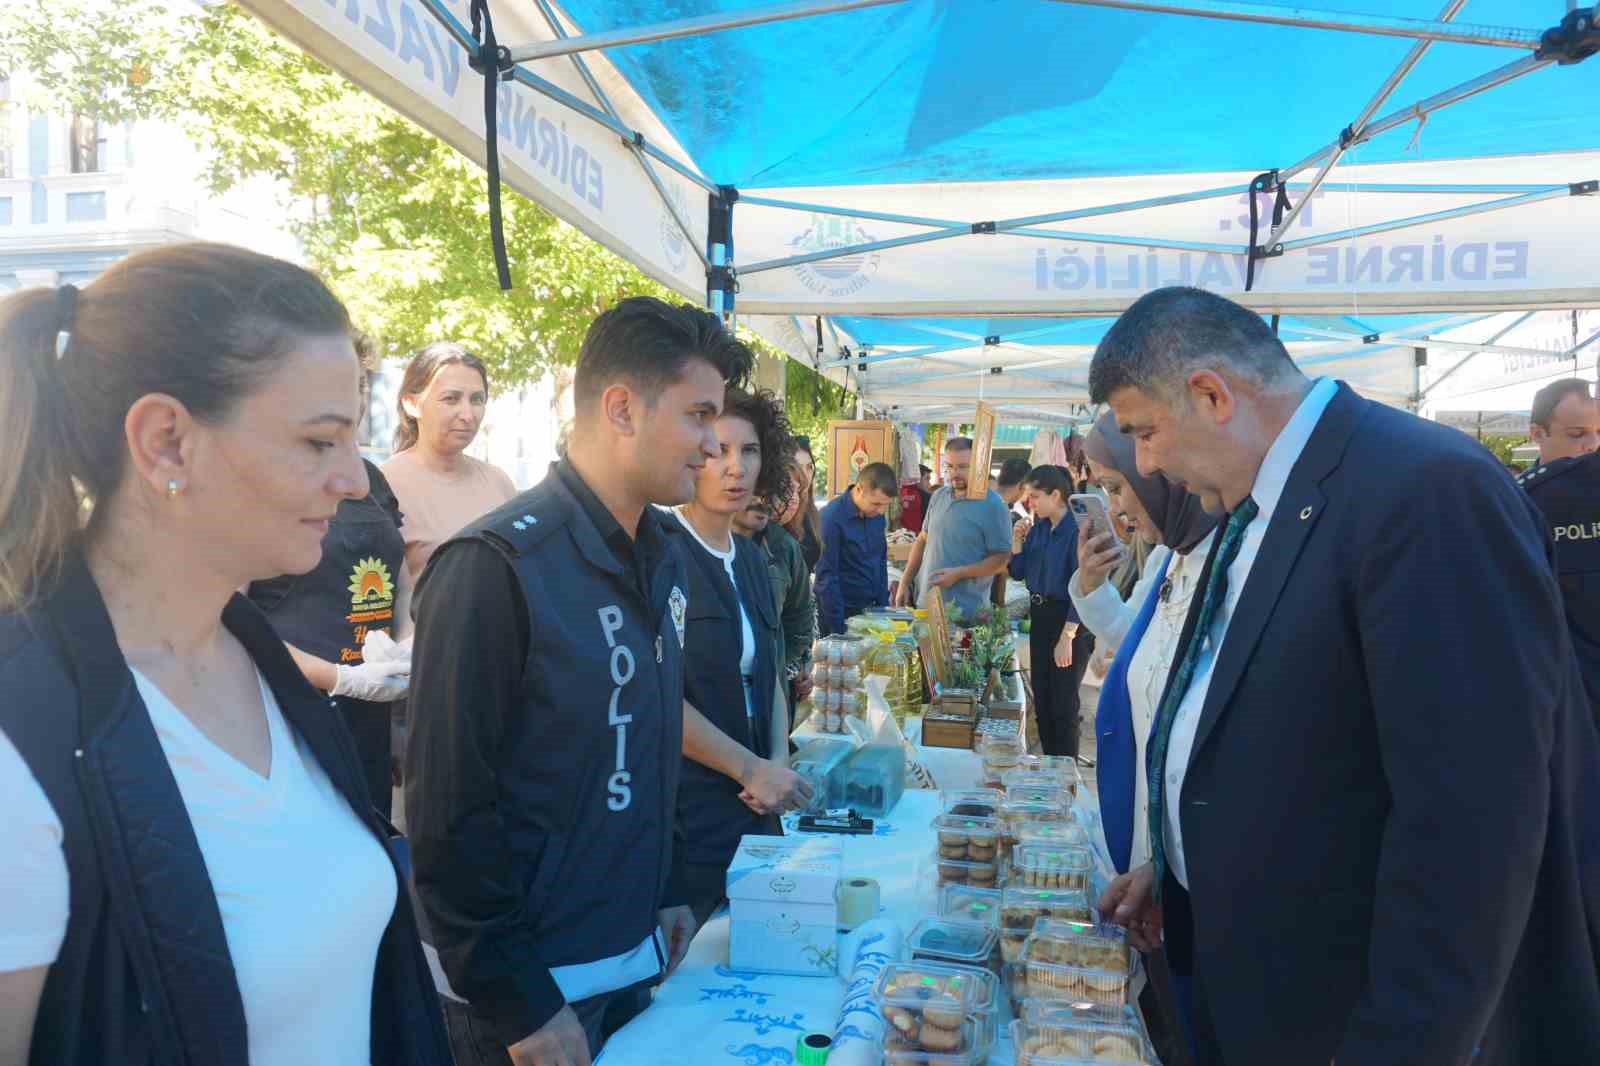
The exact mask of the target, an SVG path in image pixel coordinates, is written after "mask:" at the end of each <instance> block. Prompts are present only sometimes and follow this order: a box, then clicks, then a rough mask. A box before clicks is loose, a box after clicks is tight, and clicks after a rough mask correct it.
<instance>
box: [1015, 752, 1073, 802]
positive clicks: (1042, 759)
mask: <svg viewBox="0 0 1600 1066" xmlns="http://www.w3.org/2000/svg"><path fill="white" fill-rule="evenodd" d="M1017 770H1018V771H1019V772H1025V773H1049V774H1052V775H1054V776H1055V777H1056V779H1057V780H1059V781H1061V782H1062V783H1063V784H1062V787H1064V788H1065V789H1066V790H1067V791H1068V792H1071V793H1072V794H1073V795H1077V794H1078V785H1079V784H1080V783H1081V781H1082V775H1080V774H1079V772H1078V760H1076V759H1074V758H1072V757H1070V756H1066V755H1024V756H1023V757H1022V759H1021V760H1019V761H1018V763H1017Z"/></svg>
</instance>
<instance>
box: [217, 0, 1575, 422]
mask: <svg viewBox="0 0 1600 1066" xmlns="http://www.w3.org/2000/svg"><path fill="white" fill-rule="evenodd" d="M243 2H244V3H246V5H247V6H249V7H251V8H252V9H254V10H256V11H257V12H258V13H259V14H260V15H261V16H262V17H263V18H264V19H266V20H267V21H268V22H270V23H272V24H274V25H275V26H277V27H278V28H279V29H281V30H282V31H283V32H285V33H286V34H288V35H289V36H291V37H293V38H295V39H296V40H298V41H300V42H301V43H302V44H304V45H305V46H306V47H307V48H308V49H309V50H310V51H312V52H313V53H315V54H316V55H318V56H319V57H320V58H322V59H324V60H325V61H327V62H329V63H330V64H331V65H333V66H334V67H336V68H338V69H340V70H341V71H343V72H345V73H346V74H347V75H349V76H350V77H351V78H352V79H354V80H355V81H357V82H358V83H360V84H362V85H364V86H366V87H367V88H369V89H370V90H371V91H372V92H374V93H375V94H377V95H378V96H380V97H381V98H383V99H384V100H386V101H388V102H389V103H390V104H392V105H393V106H395V107H396V108H397V109H399V110H400V111H402V112H403V113H405V114H407V115H409V116H411V117H412V118H414V119H415V120H416V121H418V122H419V123H421V124H422V125H424V126H426V127H427V128H429V129H431V130H433V131H434V132H436V133H438V134H439V135H440V136H442V137H444V138H445V139H446V140H448V141H449V142H450V143H452V144H454V145H455V146H456V147H458V148H459V149H461V150H462V151H463V152H465V153H467V154H468V155H470V156H472V157H474V158H476V159H479V160H481V161H483V162H485V163H486V164H488V165H489V166H490V170H491V174H495V175H498V177H499V179H501V180H503V181H504V183H505V184H507V185H509V186H510V187H511V188H513V189H515V190H517V191H519V192H521V193H523V194H525V195H527V196H530V197H532V198H534V199H535V200H537V201H539V202H540V203H541V204H544V205H545V206H547V207H548V208H549V209H550V210H552V211H554V212H555V213H557V214H558V215H560V216H561V217H562V218H564V219H566V220H567V221H568V222H570V223H572V224H573V225H574V226H577V227H578V228H580V229H581V230H583V231H584V232H585V233H588V234H589V235H590V236H592V237H594V238H595V239H596V240H599V241H601V242H602V243H604V244H606V245H607V246H608V247H610V248H612V249H613V250H615V251H616V252H618V253H619V254H621V255H623V256H625V257H627V258H628V259H630V260H632V261H633V262H634V263H636V264H637V265H639V266H640V267H641V268H642V269H643V270H645V271H646V272H647V273H649V274H650V275H652V276H653V277H655V278H657V279H658V280H660V281H662V282H663V283H665V284H667V285H669V286H671V287H673V288H675V289H677V290H678V291H679V292H681V293H683V294H684V295H685V296H688V297H690V298H695V299H700V300H704V301H705V302H706V303H708V305H709V306H711V307H713V308H715V309H718V310H720V311H722V312H724V313H731V314H735V315H737V316H738V317H739V319H740V321H741V322H743V323H747V324H749V325H750V326H751V327H753V328H755V329H757V330H758V331H759V332H761V333H762V334H763V335H765V336H767V337H768V338H769V339H771V340H773V341H775V342H776V343H778V344H780V345H782V346H783V347H784V348H785V350H787V351H788V352H790V353H791V354H792V355H794V356H795V357H797V358H803V359H805V360H807V361H808V362H811V363H813V365H816V366H818V367H819V368H821V369H824V370H825V371H826V372H827V373H829V374H830V376H833V377H834V378H835V379H837V380H841V381H846V382H848V383H849V384H850V385H851V386H852V387H853V388H858V389H859V390H861V393H862V395H863V396H864V397H865V398H866V399H867V400H868V402H869V404H870V405H871V406H873V407H875V408H877V409H879V410H887V411H890V412H893V413H895V416H896V417H903V418H905V419H906V420H917V419H921V418H934V419H936V418H939V417H942V414H941V412H943V411H944V410H945V409H947V408H949V409H954V406H955V405H958V404H965V405H966V406H967V407H970V405H971V402H972V400H973V399H975V398H977V397H978V396H979V395H981V396H983V397H984V398H985V399H986V400H991V401H994V402H996V403H998V404H1001V405H1002V408H1003V413H1006V414H1009V415H1010V416H1012V417H1015V418H1021V419H1041V420H1042V419H1045V418H1052V419H1056V420H1058V421H1059V420H1060V419H1062V418H1071V417H1078V416H1080V415H1081V413H1082V412H1081V410H1080V408H1081V406H1082V405H1083V403H1084V401H1085V400H1086V398H1087V397H1086V394H1085V392H1084V388H1083V384H1084V383H1083V372H1084V369H1085V368H1086V366H1087V359H1088V354H1089V353H1090V352H1092V349H1093V346H1094V344H1095V342H1096V341H1097V340H1098V338H1099V336H1100V335H1101V334H1102V333H1103V331H1104V328H1105V326H1106V324H1107V322H1109V321H1110V320H1111V319H1112V318H1113V317H1114V316H1115V315H1116V314H1118V313H1119V312H1120V311H1121V310H1122V309H1124V308H1125V307H1127V306H1128V304H1129V303H1131V302H1132V301H1133V300H1134V299H1136V298H1137V297H1138V296H1139V295H1140V294H1141V293H1143V292H1146V291H1149V290H1151V289H1154V288H1157V287H1161V286H1164V285H1171V284H1186V285H1196V286H1200V287H1204V288H1208V289H1211V290H1213V291H1217V292H1220V293H1223V294H1225V295H1227V296H1229V297H1230V298H1232V299H1235V300H1237V301H1239V302H1241V303H1243V304H1244V305H1246V306H1248V307H1251V308H1253V309H1255V310H1257V311H1259V312H1260V313H1262V314H1263V315H1272V316H1274V317H1276V318H1277V319H1278V328H1279V330H1280V334H1281V335H1282V337H1283V338H1284V340H1285V342H1286V343H1287V344H1288V345H1289V347H1290V349H1291V351H1292V352H1293V353H1294V354H1295V356H1296V358H1299V359H1301V360H1302V361H1303V362H1305V363H1307V364H1308V365H1309V366H1312V367H1323V368H1325V369H1326V370H1327V371H1329V372H1337V373H1339V374H1340V375H1341V376H1345V377H1348V378H1349V379H1351V380H1352V381H1355V382H1356V383H1357V384H1358V385H1359V386H1360V387H1362V388H1364V389H1366V390H1368V391H1369V392H1370V393H1371V394H1373V395H1377V396H1380V397H1382V398H1384V399H1386V400H1389V401H1390V402H1396V403H1411V404H1415V403H1417V402H1418V401H1419V398H1420V397H1422V396H1423V394H1424V391H1425V390H1426V388H1427V387H1428V386H1427V384H1426V381H1425V379H1426V378H1427V377H1428V373H1429V372H1425V366H1426V367H1434V366H1437V365H1439V364H1440V363H1441V362H1448V359H1443V358H1441V355H1448V357H1449V358H1450V359H1454V358H1457V357H1459V358H1462V359H1466V358H1475V357H1476V354H1477V353H1481V352H1483V351H1499V352H1501V353H1502V354H1508V352H1509V349H1510V348H1514V347H1515V345H1514V343H1513V342H1514V341H1515V336H1512V337H1511V338H1510V339H1507V335H1508V334H1511V333H1514V332H1515V331H1517V330H1523V329H1525V328H1526V327H1528V319H1527V318H1526V317H1524V316H1527V315H1528V314H1530V313H1534V314H1548V313H1551V312H1557V311H1565V310H1570V309H1573V308H1580V307H1592V306H1600V241H1597V240H1595V239H1594V234H1595V233H1596V232H1597V226H1600V123H1596V122H1595V121H1594V120H1593V118H1592V116H1591V115H1590V114H1589V110H1590V109H1589V107H1588V106H1587V105H1588V104H1589V102H1590V101H1592V100H1593V99H1595V98H1596V97H1597V95H1600V94H1597V91H1596V90H1597V89H1600V63H1596V62H1588V61H1587V60H1588V59H1589V57H1590V56H1591V55H1592V54H1593V53H1594V52H1596V51H1600V31H1597V30H1596V29H1595V23H1596V22H1597V21H1600V6H1596V7H1593V8H1591V7H1588V6H1584V7H1580V8H1576V9H1574V10H1570V11H1569V10H1568V5H1567V4H1566V3H1564V2H1562V0H1390V2H1389V3H1387V4H1386V5H1372V4H1371V2H1370V0H1310V4H1308V5H1294V6H1291V5H1289V4H1287V3H1273V2H1261V0H787V2H779V3H773V2H772V0H566V2H565V3H563V4H558V3H556V2H555V0H487V3H486V5H485V6H486V8H487V11H488V13H489V15H490V16H491V17H490V18H488V19H485V20H481V25H480V24H475V22H474V20H473V18H472V14H473V11H472V10H471V9H470V7H469V3H468V0H339V2H333V0H243ZM1313 5H1314V6H1313ZM1373 6H1381V7H1384V8H1385V9H1386V10H1385V11H1384V12H1383V13H1381V14H1371V13H1367V12H1364V11H1363V9H1364V8H1369V7H1373ZM491 34H492V37H493V40H494V44H495V45H496V48H495V49H491V48H490V38H491ZM475 60H481V61H479V62H477V63H476V65H474V61H475ZM486 70H498V71H499V72H500V74H499V77H498V78H496V79H493V80H488V81H486V80H485V78H484V77H483V74H482V72H483V71H486ZM494 187H496V188H497V187H498V186H497V185H496V186H494ZM508 251H509V260H510V263H509V265H510V274H511V276H512V277H513V278H515V277H516V276H517V274H518V273H519V264H518V256H517V251H518V250H517V249H516V248H511V249H509V250H508ZM511 298H513V299H515V298H519V297H518V296H516V295H515V294H513V295H512V296H511ZM819 331H820V334H821V336H820V342H819V336H818V334H819ZM1546 332H1550V331H1546ZM1473 345H1477V346H1478V347H1473ZM1585 347H1586V343H1585V342H1584V340H1583V338H1574V339H1573V340H1572V343H1571V348H1572V350H1573V351H1576V350H1581V349H1583V348H1585ZM1419 349H1420V350H1421V352H1422V354H1420V355H1419V354H1418V350H1419ZM1591 350H1592V349H1591ZM1540 351H1541V350H1539V349H1532V348H1529V349H1525V350H1523V351H1522V355H1526V356H1527V358H1536V357H1537V355H1538V353H1539V352H1540ZM1529 352H1533V353H1535V354H1532V355H1530V354H1528V353H1529ZM1509 354H1511V355H1515V354H1516V353H1509ZM1546 354H1549V353H1546ZM1554 354H1559V355H1563V356H1571V355H1572V351H1563V352H1560V353H1554ZM1519 357H1520V356H1519ZM1479 365H1482V364H1481V363H1480V364H1479ZM1430 372H1431V371H1430Z"/></svg>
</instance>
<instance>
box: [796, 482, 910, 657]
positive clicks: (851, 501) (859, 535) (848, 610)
mask: <svg viewBox="0 0 1600 1066" xmlns="http://www.w3.org/2000/svg"><path fill="white" fill-rule="evenodd" d="M899 492H900V484H899V481H898V480H897V479H896V477H895V474H894V469H893V468H892V467H890V466H889V465H888V464H886V463H872V464H869V465H868V466H865V467H863V468H862V470H861V473H860V474H858V475H857V476H856V483H855V484H854V485H851V486H850V489H849V491H848V492H845V493H843V494H842V495H840V496H839V498H838V499H836V500H834V501H833V502H832V503H830V504H828V506H826V507H824V508H823V509H822V558H821V560H819V561H818V563H817V588H816V594H817V615H818V618H817V628H818V631H819V632H820V633H821V635H823V636H827V635H829V634H831V633H843V632H844V631H845V622H846V621H847V620H848V619H849V618H850V616H852V615H856V614H860V613H861V612H862V611H864V610H866V609H867V608H868V607H885V606H888V603H889V545H888V542H887V541H886V540H884V534H885V522H884V517H883V512H884V510H885V509H887V508H888V506H889V501H891V500H893V499H894V498H895V497H896V496H897V495H898V494H899Z"/></svg>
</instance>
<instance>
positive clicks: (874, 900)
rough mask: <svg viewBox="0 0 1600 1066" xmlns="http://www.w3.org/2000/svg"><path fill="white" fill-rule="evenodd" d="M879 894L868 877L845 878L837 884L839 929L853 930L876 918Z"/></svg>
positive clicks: (875, 882) (874, 884)
mask: <svg viewBox="0 0 1600 1066" xmlns="http://www.w3.org/2000/svg"><path fill="white" fill-rule="evenodd" d="M880 898H881V892H880V890H879V888H878V882H877V881H874V880H873V879H872V878H870V877H847V878H845V879H844V880H843V881H840V882H839V928H840V929H844V930H850V929H854V928H855V927H856V926H858V925H864V924H866V923H867V922H870V921H872V919H874V918H876V917H877V916H878V905H879V902H880Z"/></svg>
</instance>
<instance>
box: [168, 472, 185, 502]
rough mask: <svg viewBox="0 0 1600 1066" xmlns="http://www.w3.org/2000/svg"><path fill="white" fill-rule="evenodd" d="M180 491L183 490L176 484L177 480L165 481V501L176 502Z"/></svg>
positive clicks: (169, 479)
mask: <svg viewBox="0 0 1600 1066" xmlns="http://www.w3.org/2000/svg"><path fill="white" fill-rule="evenodd" d="M182 491H183V488H182V486H180V485H179V484H178V479H177V478H175V477H174V478H168V479H167V499H169V500H176V499H177V498H178V493H180V492H182Z"/></svg>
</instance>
